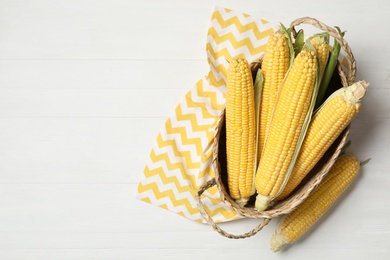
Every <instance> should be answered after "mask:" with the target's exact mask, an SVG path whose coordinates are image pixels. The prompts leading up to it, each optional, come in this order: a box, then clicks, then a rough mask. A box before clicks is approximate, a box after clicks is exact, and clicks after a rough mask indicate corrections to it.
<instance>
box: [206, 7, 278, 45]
mask: <svg viewBox="0 0 390 260" xmlns="http://www.w3.org/2000/svg"><path fill="white" fill-rule="evenodd" d="M244 16H245V15H244ZM245 17H249V16H248V15H247V16H245ZM211 19H212V20H214V19H215V20H216V21H217V22H218V24H219V25H220V26H221V28H222V29H226V28H227V27H229V26H232V25H233V26H234V28H236V29H237V30H238V31H239V32H240V33H246V32H248V31H253V34H254V36H255V37H256V39H257V40H261V39H263V38H265V37H267V36H269V35H270V34H273V33H274V30H273V28H268V29H266V30H264V31H260V30H259V26H258V25H257V23H256V22H250V23H247V24H242V22H241V21H240V19H239V18H238V17H237V16H234V17H231V18H228V19H226V20H225V19H224V18H223V17H222V14H221V13H220V12H214V13H213V14H212V16H211ZM259 21H260V22H262V23H263V24H265V23H264V21H261V20H259ZM211 28H214V27H210V29H211ZM270 31H271V32H270ZM207 35H210V32H209V33H208V34H207ZM212 35H213V34H212Z"/></svg>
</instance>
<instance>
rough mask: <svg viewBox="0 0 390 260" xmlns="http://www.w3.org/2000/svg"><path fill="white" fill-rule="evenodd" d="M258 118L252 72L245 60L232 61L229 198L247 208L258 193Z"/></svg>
mask: <svg viewBox="0 0 390 260" xmlns="http://www.w3.org/2000/svg"><path fill="white" fill-rule="evenodd" d="M255 123H256V118H255V104H254V88H253V80H252V73H251V70H250V67H249V64H248V61H247V60H245V59H242V58H237V59H234V60H232V61H231V62H230V64H229V68H228V75H227V86H226V154H227V174H228V186H229V191H230V195H231V197H232V198H233V199H236V201H237V203H239V204H240V205H245V204H246V202H247V201H248V199H249V197H250V196H251V195H253V194H254V193H255V190H254V185H253V178H254V169H255V165H254V164H255V148H256V147H255V146H256V125H255Z"/></svg>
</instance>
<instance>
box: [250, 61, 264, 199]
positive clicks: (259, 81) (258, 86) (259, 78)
mask: <svg viewBox="0 0 390 260" xmlns="http://www.w3.org/2000/svg"><path fill="white" fill-rule="evenodd" d="M263 83H264V77H263V72H262V70H261V69H258V70H257V73H256V78H255V83H254V85H253V86H254V89H255V115H256V148H255V165H254V169H253V185H252V188H253V193H254V192H255V175H256V171H257V165H258V163H259V162H258V161H257V158H258V156H257V155H258V153H259V152H260V151H259V131H260V129H259V124H260V116H259V115H260V103H261V92H262V90H263Z"/></svg>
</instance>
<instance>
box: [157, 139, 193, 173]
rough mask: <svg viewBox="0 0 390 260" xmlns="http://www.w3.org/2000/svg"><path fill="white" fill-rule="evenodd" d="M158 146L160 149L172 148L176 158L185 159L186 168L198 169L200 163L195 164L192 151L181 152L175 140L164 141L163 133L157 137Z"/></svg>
mask: <svg viewBox="0 0 390 260" xmlns="http://www.w3.org/2000/svg"><path fill="white" fill-rule="evenodd" d="M157 144H158V147H159V148H164V147H171V148H172V150H173V153H174V154H175V156H176V157H183V158H185V162H186V166H187V168H188V169H198V168H199V167H200V162H193V161H192V158H191V153H192V151H188V150H179V149H178V147H177V143H176V141H175V140H170V139H168V140H164V139H163V137H162V135H161V133H159V134H158V135H157Z"/></svg>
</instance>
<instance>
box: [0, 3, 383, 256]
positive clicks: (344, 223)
mask: <svg viewBox="0 0 390 260" xmlns="http://www.w3.org/2000/svg"><path fill="white" fill-rule="evenodd" d="M216 5H219V6H224V7H228V8H232V9H234V10H238V11H243V12H247V13H249V14H253V15H256V16H258V17H261V18H263V19H269V20H271V21H274V22H279V21H280V22H283V23H284V24H286V25H288V24H289V23H290V22H291V21H292V20H293V19H295V18H297V17H302V16H307V15H309V16H313V17H316V18H318V19H319V20H321V21H323V22H325V23H327V24H329V25H339V26H340V27H341V28H342V29H343V30H347V34H346V39H347V41H348V42H349V44H350V46H351V48H352V50H353V52H354V54H355V57H356V60H357V66H358V73H357V79H366V80H367V81H369V82H370V83H371V86H370V89H369V91H368V93H367V96H366V98H365V100H364V102H363V107H362V111H361V113H360V114H359V116H358V118H357V119H356V120H355V121H354V123H353V124H352V129H351V134H350V139H351V140H352V146H351V147H350V151H352V152H354V153H355V154H357V155H358V156H359V158H361V159H362V160H364V159H366V158H372V160H371V161H370V162H369V164H367V165H365V166H364V167H363V170H362V172H361V175H360V177H359V178H358V180H357V181H356V182H355V183H354V184H353V185H352V187H351V188H350V189H349V190H348V192H347V193H346V194H344V196H343V197H342V199H341V200H339V201H338V203H337V204H336V206H335V207H333V208H332V210H330V211H329V212H328V214H327V215H326V216H325V218H324V219H322V220H321V221H320V222H319V223H317V225H316V227H315V228H314V229H313V230H312V231H311V232H310V233H309V234H308V235H307V236H306V237H305V238H304V239H302V240H301V241H300V242H298V243H297V244H296V245H295V246H293V247H290V248H288V250H285V251H283V252H280V253H278V254H274V253H272V252H271V251H270V250H269V238H270V237H271V235H272V233H273V227H274V225H275V221H273V222H271V224H269V226H267V227H266V228H265V229H264V230H263V231H262V232H261V233H260V234H258V235H257V236H256V237H254V238H250V239H246V240H239V241H237V240H229V239H227V238H224V237H222V236H220V235H219V234H217V233H216V232H215V231H213V230H212V229H211V228H210V227H209V226H207V225H202V224H199V223H194V222H192V221H189V220H187V219H185V218H183V217H181V216H178V215H175V214H173V213H171V212H169V211H166V210H163V209H161V208H158V207H155V206H151V205H150V204H147V203H144V202H141V201H139V200H136V199H135V198H134V196H135V191H136V187H137V184H138V181H139V179H140V177H141V175H142V170H143V167H144V164H145V162H146V160H147V157H148V154H149V151H150V148H151V146H152V143H153V140H154V138H155V136H156V134H157V132H158V130H159V129H160V127H161V126H162V124H163V123H164V121H165V118H166V117H167V116H168V115H169V114H170V113H171V112H172V110H173V108H174V107H175V105H176V103H177V102H178V101H179V100H180V99H181V98H182V97H183V95H184V94H185V93H186V92H187V91H188V90H189V89H190V88H191V87H192V86H193V85H194V84H195V82H196V81H197V80H198V79H199V78H200V77H202V76H204V75H205V74H206V73H207V70H208V64H207V59H206V58H207V57H206V51H205V45H206V35H207V29H208V26H209V19H210V16H211V13H212V10H213V9H214V7H215V6H216ZM389 13H390V5H388V2H387V1H386V0H372V1H357V0H354V1H352V0H346V1H336V0H329V1H323V2H315V1H308V0H295V1H291V2H286V1H282V0H274V1H262V2H259V1H255V0H246V1H233V0H224V1H220V0H214V1H208V0H199V1H180V0H143V1H140V0H136V1H126V0H110V1H108V0H94V1H92V0H68V1H59V0H55V1H52V0H50V1H49V0H36V1H28V0H0V35H1V37H0V259H6V260H8V259H17V260H19V259H22V260H23V259H29V260H30V259H34V260H35V259H39V260H41V259H42V260H44V259H50V260H51V259H203V258H212V259H224V260H226V259H236V258H243V259H250V258H253V259H286V258H288V259H300V260H302V259H388V255H389V254H390V248H389V244H390V224H389V222H388V220H387V216H388V215H389V214H390V203H389V200H388V197H389V195H390V193H389V189H388V186H389V184H390V175H389V174H388V169H389V168H390V162H389V160H388V147H390V138H389V137H388V133H389V130H390V118H389V115H388V111H390V104H389V102H388V100H389V98H390V92H389V91H390V88H389V83H390V77H389V75H390V74H389V72H390V65H389V63H388V60H390V49H389V48H386V46H385V45H384V43H386V42H388V41H389V40H390V38H389V36H388V35H387V34H386V33H385V32H386V31H387V27H388V26H387V25H388V24H389V23H390V17H389V15H388V14H389ZM302 28H306V29H307V30H308V31H311V29H310V27H309V26H304V27H302ZM257 222H258V221H257V220H248V219H247V220H243V221H236V222H233V223H225V224H222V227H223V228H224V229H226V230H228V231H230V232H232V233H243V232H246V231H248V230H250V229H251V228H252V227H254V226H255V225H256V224H257Z"/></svg>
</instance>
